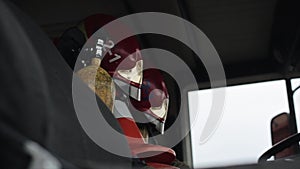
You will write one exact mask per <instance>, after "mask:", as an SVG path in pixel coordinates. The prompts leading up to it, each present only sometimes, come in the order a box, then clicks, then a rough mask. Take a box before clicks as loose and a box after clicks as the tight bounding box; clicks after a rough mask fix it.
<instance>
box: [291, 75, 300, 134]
mask: <svg viewBox="0 0 300 169" xmlns="http://www.w3.org/2000/svg"><path fill="white" fill-rule="evenodd" d="M291 84H292V90H295V89H296V88H297V87H298V86H300V78H296V79H292V80H291ZM293 98H294V105H295V115H296V121H297V128H298V132H299V129H300V89H298V90H297V91H296V92H295V93H294V96H293Z"/></svg>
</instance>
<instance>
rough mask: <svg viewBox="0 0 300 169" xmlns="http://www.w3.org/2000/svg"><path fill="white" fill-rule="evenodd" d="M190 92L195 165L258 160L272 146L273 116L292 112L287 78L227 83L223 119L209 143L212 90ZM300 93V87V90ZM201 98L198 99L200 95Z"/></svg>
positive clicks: (209, 165) (196, 166)
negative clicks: (203, 136) (207, 127)
mask: <svg viewBox="0 0 300 169" xmlns="http://www.w3.org/2000/svg"><path fill="white" fill-rule="evenodd" d="M213 90H217V89H207V90H198V91H191V92H189V93H188V99H189V113H190V117H195V113H198V115H197V116H196V117H197V118H196V120H195V122H194V123H192V121H193V119H190V121H191V126H190V127H191V143H192V158H193V165H194V167H195V168H198V167H201V168H202V167H218V166H227V165H238V164H247V163H257V160H258V158H259V157H260V155H262V153H264V152H265V151H266V150H268V149H269V148H270V147H271V146H272V139H271V127H270V123H271V119H272V118H273V117H274V116H276V115H278V114H280V113H282V112H289V107H288V98H287V93H286V84H285V81H284V80H278V81H270V82H262V83H253V84H247V85H239V86H231V87H226V100H225V106H224V111H223V116H222V118H221V120H220V123H219V125H218V127H217V129H216V130H215V132H214V133H213V134H212V136H211V137H210V138H209V140H208V141H207V142H205V143H202V144H200V141H199V139H200V134H201V131H202V130H203V127H204V124H205V122H206V120H207V117H208V114H209V110H210V106H213V105H212V91H213ZM299 93H300V90H299ZM196 98H197V99H196Z"/></svg>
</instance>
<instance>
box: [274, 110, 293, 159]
mask: <svg viewBox="0 0 300 169" xmlns="http://www.w3.org/2000/svg"><path fill="white" fill-rule="evenodd" d="M271 134H272V145H275V144H277V143H279V142H280V141H282V140H284V139H286V138H288V137H289V136H291V135H292V134H293V133H292V130H291V126H290V116H289V114H287V113H281V114H279V115H277V116H275V117H273V119H272V121H271ZM296 152H297V146H296V145H291V146H289V147H287V148H285V149H284V150H282V151H280V152H278V153H276V154H274V157H275V159H278V158H283V157H287V156H291V155H294V154H296Z"/></svg>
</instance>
